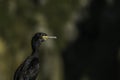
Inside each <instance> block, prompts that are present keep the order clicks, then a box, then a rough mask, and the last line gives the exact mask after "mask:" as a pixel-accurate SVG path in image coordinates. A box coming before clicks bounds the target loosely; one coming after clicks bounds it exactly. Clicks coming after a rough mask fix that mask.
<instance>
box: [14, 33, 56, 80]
mask: <svg viewBox="0 0 120 80" xmlns="http://www.w3.org/2000/svg"><path fill="white" fill-rule="evenodd" d="M49 38H56V36H47V34H46V33H42V32H40V33H36V34H35V35H34V36H33V38H32V41H31V43H32V54H31V55H30V56H29V57H27V59H26V60H25V61H24V62H23V63H22V64H21V65H20V66H19V67H18V69H17V70H16V72H15V74H14V80H36V78H37V75H38V73H39V68H40V63H39V51H38V49H39V46H40V45H41V43H42V42H44V41H46V40H47V39H49Z"/></svg>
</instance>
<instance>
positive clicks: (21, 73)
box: [14, 55, 40, 80]
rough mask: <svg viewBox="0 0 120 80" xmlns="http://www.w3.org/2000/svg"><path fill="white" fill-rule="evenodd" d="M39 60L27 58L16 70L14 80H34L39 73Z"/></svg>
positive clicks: (35, 57) (32, 57) (33, 57)
mask: <svg viewBox="0 0 120 80" xmlns="http://www.w3.org/2000/svg"><path fill="white" fill-rule="evenodd" d="M39 68H40V64H39V58H38V57H37V56H32V55H31V56H29V57H28V58H27V59H26V60H25V61H24V62H23V63H22V64H21V65H20V66H19V67H18V69H17V70H16V72H15V75H14V80H35V79H36V77H37V75H38V73H39Z"/></svg>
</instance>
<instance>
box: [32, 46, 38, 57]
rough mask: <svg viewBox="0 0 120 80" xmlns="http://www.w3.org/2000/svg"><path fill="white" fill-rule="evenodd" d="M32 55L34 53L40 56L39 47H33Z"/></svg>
mask: <svg viewBox="0 0 120 80" xmlns="http://www.w3.org/2000/svg"><path fill="white" fill-rule="evenodd" d="M32 55H34V56H36V57H37V56H39V49H38V48H33V50H32Z"/></svg>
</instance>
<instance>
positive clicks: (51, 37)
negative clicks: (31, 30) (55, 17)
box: [42, 36, 57, 40]
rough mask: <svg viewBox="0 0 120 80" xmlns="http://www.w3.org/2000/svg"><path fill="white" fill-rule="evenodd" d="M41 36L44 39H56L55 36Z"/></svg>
mask: <svg viewBox="0 0 120 80" xmlns="http://www.w3.org/2000/svg"><path fill="white" fill-rule="evenodd" d="M42 38H43V39H44V40H47V39H57V37H56V36H42Z"/></svg>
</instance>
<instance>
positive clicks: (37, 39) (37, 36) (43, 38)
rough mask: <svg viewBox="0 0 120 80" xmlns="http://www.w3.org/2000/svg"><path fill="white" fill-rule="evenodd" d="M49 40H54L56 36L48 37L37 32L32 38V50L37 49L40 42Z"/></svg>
mask: <svg viewBox="0 0 120 80" xmlns="http://www.w3.org/2000/svg"><path fill="white" fill-rule="evenodd" d="M49 38H56V36H48V35H47V34H46V33H43V32H39V33H36V34H35V35H34V36H33V38H32V48H33V49H34V48H37V47H39V46H40V45H41V43H42V42H44V41H46V40H48V39H49Z"/></svg>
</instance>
